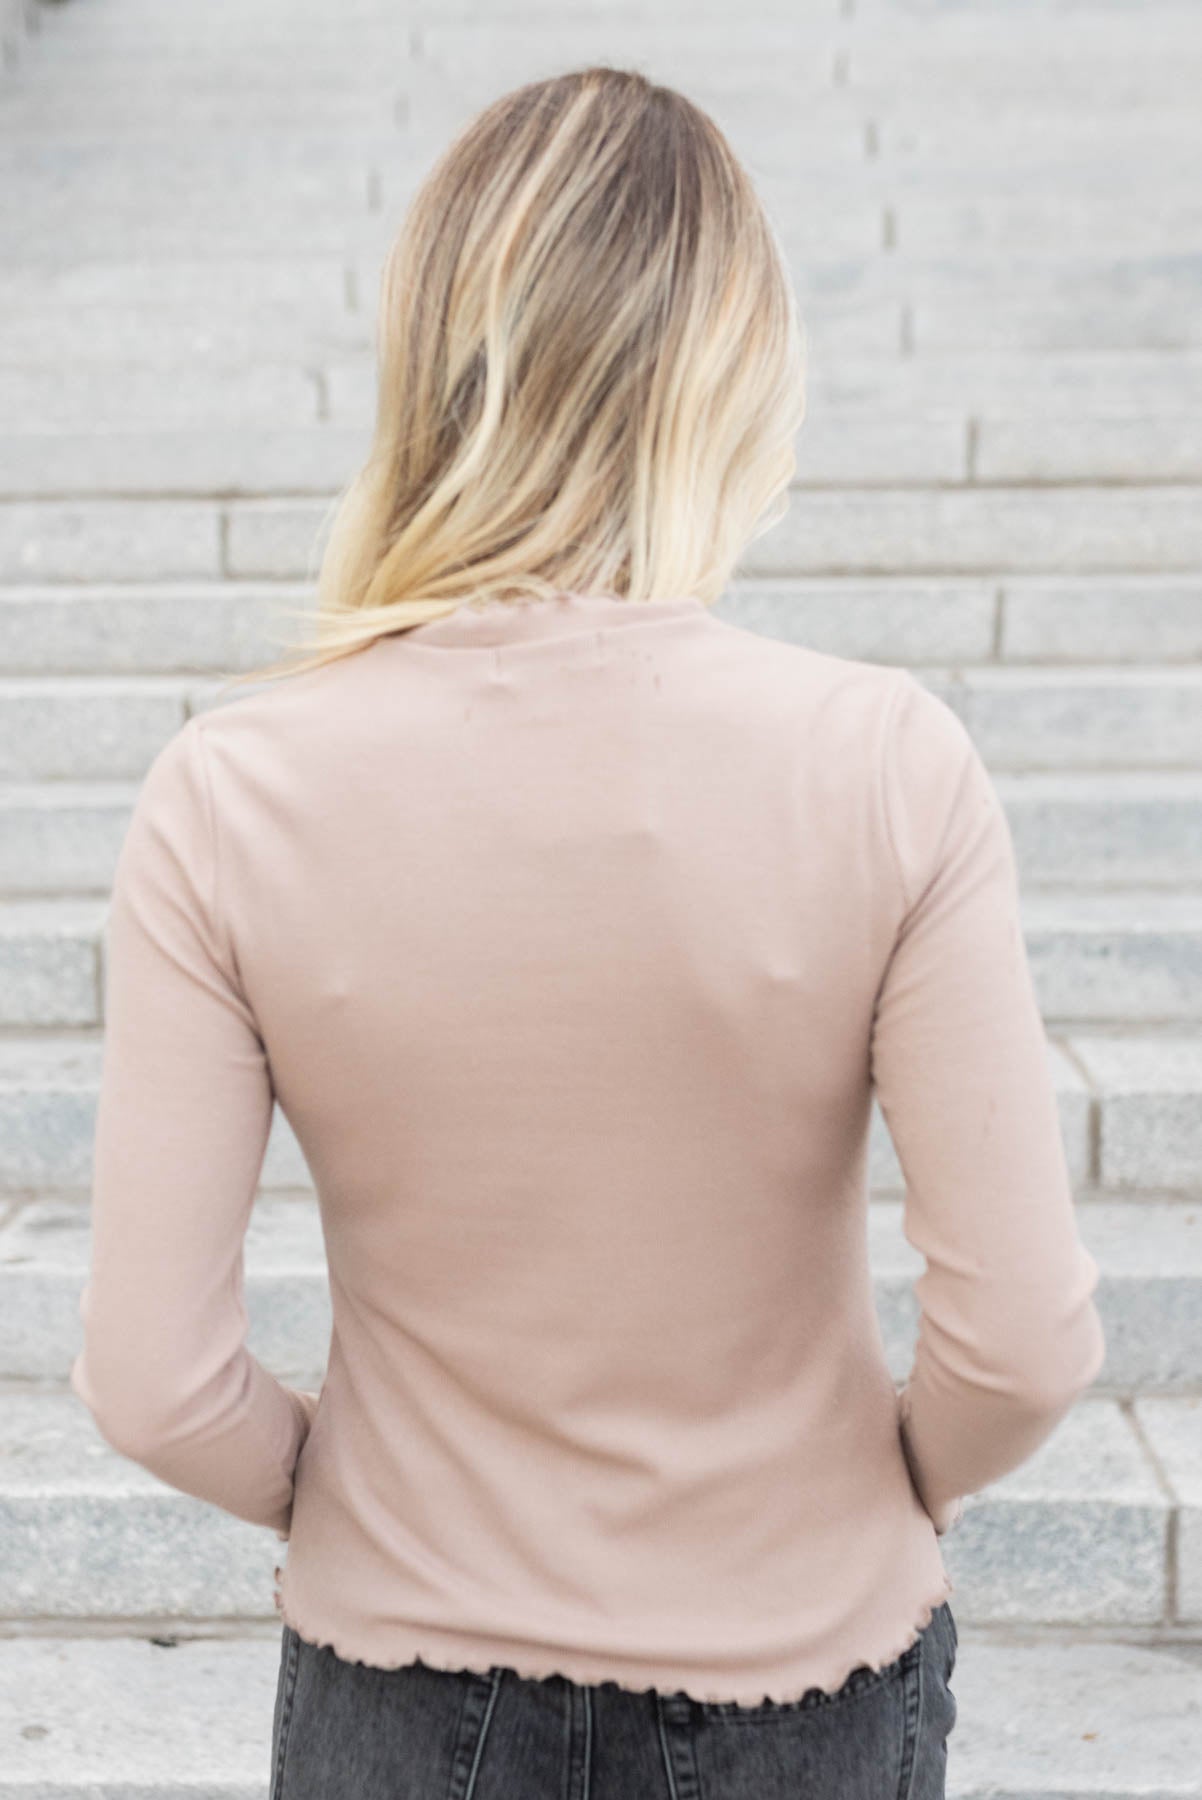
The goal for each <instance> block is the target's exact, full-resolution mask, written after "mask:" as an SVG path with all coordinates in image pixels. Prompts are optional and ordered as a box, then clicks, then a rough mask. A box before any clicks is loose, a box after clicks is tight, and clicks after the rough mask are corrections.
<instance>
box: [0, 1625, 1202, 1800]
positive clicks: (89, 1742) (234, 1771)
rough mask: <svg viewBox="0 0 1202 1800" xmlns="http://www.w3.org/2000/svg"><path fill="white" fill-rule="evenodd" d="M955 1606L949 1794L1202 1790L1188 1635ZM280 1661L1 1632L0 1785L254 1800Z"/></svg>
mask: <svg viewBox="0 0 1202 1800" xmlns="http://www.w3.org/2000/svg"><path fill="white" fill-rule="evenodd" d="M957 1598H958V1596H956V1595H954V1594H953V1595H952V1597H951V1604H952V1608H953V1611H955V1609H956V1603H957ZM956 1619H957V1635H958V1639H959V1643H958V1648H957V1652H956V1666H955V1670H954V1672H953V1675H952V1679H951V1691H952V1693H953V1695H954V1696H955V1699H956V1708H957V1717H956V1723H955V1725H954V1726H953V1729H952V1731H951V1734H950V1736H949V1739H948V1757H947V1796H948V1800H1083V1797H1084V1796H1089V1797H1090V1800H1202V1723H1200V1721H1202V1655H1200V1653H1199V1646H1198V1644H1197V1642H1196V1640H1194V1639H1192V1638H1182V1637H1181V1636H1180V1635H1177V1636H1167V1635H1165V1634H1163V1633H1159V1634H1141V1633H1139V1632H1130V1631H1129V1632H1124V1633H1119V1634H1108V1635H1106V1636H1104V1637H1099V1636H1096V1635H1095V1636H1083V1635H1082V1634H1079V1633H1076V1632H1073V1631H1071V1630H1063V1629H1055V1628H1049V1629H1047V1630H1044V1631H1040V1632H1036V1631H1030V1630H1029V1631H1022V1630H1019V1629H1016V1628H1013V1627H1003V1628H998V1629H996V1630H990V1629H987V1628H983V1627H974V1626H971V1625H968V1624H967V1622H966V1623H965V1625H964V1627H963V1628H961V1627H960V1623H959V1613H958V1612H956ZM279 1665H280V1633H279V1628H278V1625H275V1624H273V1625H271V1626H270V1627H264V1628H262V1629H256V1630H253V1631H252V1629H251V1628H250V1627H242V1628H239V1629H230V1628H228V1627H227V1628H225V1629H224V1630H221V1629H218V1630H216V1631H213V1632H207V1633H199V1632H190V1631H189V1632H181V1631H180V1630H178V1629H173V1627H172V1625H171V1622H170V1621H164V1622H163V1623H162V1624H161V1625H160V1626H159V1627H157V1628H156V1626H155V1625H154V1624H149V1625H144V1624H142V1623H141V1622H139V1625H138V1626H137V1627H136V1628H135V1629H132V1630H131V1629H128V1628H126V1629H121V1628H117V1629H111V1630H110V1629H103V1628H99V1627H98V1628H96V1629H95V1630H94V1631H93V1632H92V1633H90V1634H89V1635H87V1636H74V1635H71V1636H63V1635H60V1634H56V1635H53V1636H52V1635H49V1634H46V1633H39V1634H38V1635H36V1636H33V1635H31V1636H24V1637H18V1638H8V1639H3V1638H0V1800H99V1797H101V1796H103V1800H147V1796H150V1795H153V1796H154V1800H196V1796H197V1795H200V1794H203V1795H204V1800H267V1795H268V1790H269V1787H270V1783H271V1742H272V1714H273V1708H274V1704H275V1695H276V1684H277V1679H278V1675H279ZM483 1770H484V1774H485V1777H486V1778H487V1774H488V1753H487V1747H486V1749H485V1755H484V1763H483Z"/></svg>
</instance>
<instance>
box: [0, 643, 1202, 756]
mask: <svg viewBox="0 0 1202 1800" xmlns="http://www.w3.org/2000/svg"><path fill="white" fill-rule="evenodd" d="M914 673H915V674H916V675H917V676H918V678H919V679H920V680H921V681H922V682H923V684H924V685H925V686H926V687H928V688H929V689H930V690H931V691H932V692H934V693H936V694H938V695H939V696H940V697H941V698H942V699H943V700H944V701H945V702H946V703H947V704H948V705H949V706H950V707H951V708H952V710H953V711H954V712H956V713H957V714H958V715H959V716H960V717H961V718H962V719H963V721H964V723H965V725H966V726H967V727H968V729H969V731H970V732H971V733H972V736H973V738H974V740H975V742H976V745H977V748H978V749H979V750H980V752H981V754H982V755H983V757H984V758H985V760H986V762H987V763H988V764H989V765H990V767H991V769H992V770H993V771H994V772H995V773H998V774H1000V773H1001V772H1003V771H1010V772H1016V773H1017V772H1027V771H1031V772H1034V771H1039V770H1053V771H1054V770H1078V771H1089V770H1105V769H1112V770H1125V771H1131V770H1139V769H1143V770H1149V771H1151V770H1193V771H1202V665H1199V664H1185V663H1179V664H1172V663H1169V664H1161V665H1153V666H1146V667H1142V668H1134V669H1124V668H1121V667H1114V666H1110V667H1107V666H1102V667H1097V668H1082V667H1072V668H1065V669H1059V668H1025V667H1022V666H1018V665H1015V666H1010V667H1005V668H1000V667H992V666H987V667H983V668H981V667H973V666H962V667H960V668H957V669H955V670H952V671H947V670H944V669H941V668H931V667H920V668H916V669H915V670H914ZM222 698H223V693H222V688H221V684H220V682H216V683H213V684H211V685H210V686H202V685H201V684H200V683H199V682H197V681H196V680H195V679H193V680H192V681H185V680H181V679H179V678H178V677H171V676H167V675H153V674H145V675H141V674H139V675H126V676H117V675H76V676H73V675H57V674H56V675H42V676H38V675H24V676H11V677H7V678H6V677H4V676H0V780H3V781H11V782H20V783H26V782H37V781H121V780H130V781H139V780H141V778H142V776H143V775H144V773H145V771H146V769H147V767H148V766H149V764H150V761H151V759H152V757H153V756H154V755H155V753H156V752H157V751H158V750H159V749H160V748H161V747H162V746H163V745H164V744H165V743H166V741H167V739H168V738H169V737H170V736H171V735H172V734H173V733H174V732H175V731H177V730H178V729H179V727H180V726H181V725H182V724H183V723H184V721H185V719H186V717H187V715H188V712H189V711H191V710H198V709H199V708H200V707H201V706H203V705H205V704H206V703H207V702H208V701H209V700H210V699H211V700H212V701H213V703H218V702H219V701H220V700H221V699H222Z"/></svg>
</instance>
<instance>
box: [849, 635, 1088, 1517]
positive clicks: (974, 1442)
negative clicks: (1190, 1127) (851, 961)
mask: <svg viewBox="0 0 1202 1800" xmlns="http://www.w3.org/2000/svg"><path fill="white" fill-rule="evenodd" d="M890 727H891V729H890V731H889V733H888V734H887V738H886V764H885V768H884V771H883V782H884V791H883V795H882V801H883V813H884V823H885V827H886V830H887V832H888V835H889V838H890V842H891V847H892V852H893V856H894V864H895V874H896V878H897V903H898V907H899V911H900V919H899V925H898V930H897V934H896V938H895V941H894V945H893V949H892V952H891V954H890V957H889V960H888V963H887V966H886V968H885V971H884V975H883V978H882V981H881V984H880V987H879V990H878V995H877V1004H876V1011H875V1015H874V1020H873V1035H872V1075H873V1082H874V1086H875V1088H876V1096H877V1102H878V1105H879V1106H880V1109H881V1111H882V1113H883V1115H884V1118H885V1122H886V1124H887V1126H888V1128H889V1132H890V1135H891V1137H892V1139H893V1143H894V1146H895V1149H896V1151H897V1155H898V1160H899V1162H900V1164H901V1169H902V1174H903V1177H904V1180H905V1205H904V1222H903V1229H904V1232H905V1236H906V1238H907V1240H908V1241H909V1242H910V1243H911V1244H912V1245H913V1246H914V1247H915V1248H916V1249H917V1250H919V1251H920V1252H921V1253H922V1255H923V1256H924V1257H925V1259H926V1265H927V1266H926V1269H925V1271H924V1272H923V1274H921V1275H920V1276H919V1277H918V1280H917V1283H916V1291H917V1295H918V1300H919V1306H920V1316H919V1328H918V1337H917V1345H916V1350H915V1355H914V1361H913V1366H912V1368H911V1370H910V1374H909V1377H908V1379H907V1381H906V1384H905V1387H904V1388H903V1390H902V1393H901V1396H900V1400H899V1419H900V1426H901V1431H902V1440H903V1446H904V1449H905V1452H906V1457H907V1461H908V1463H909V1466H910V1470H911V1474H912V1476H913V1478H914V1481H915V1485H916V1487H917V1488H918V1491H919V1494H920V1496H921V1498H922V1500H923V1503H924V1505H925V1506H926V1508H927V1511H928V1512H929V1513H930V1515H931V1517H932V1519H933V1520H934V1522H935V1525H936V1529H937V1530H938V1531H940V1532H943V1531H946V1530H947V1529H948V1528H949V1527H950V1526H951V1525H953V1524H955V1522H956V1521H957V1519H958V1518H959V1516H960V1502H961V1499H962V1497H963V1496H964V1495H965V1494H969V1493H973V1492H975V1491H977V1490H978V1489H980V1488H982V1487H984V1486H986V1485H987V1484H988V1483H989V1482H991V1481H994V1480H996V1479H997V1478H998V1477H999V1476H1001V1475H1004V1474H1006V1473H1007V1472H1008V1471H1009V1470H1011V1469H1014V1468H1016V1467H1017V1466H1018V1465H1019V1464H1020V1463H1023V1462H1025V1461H1026V1459H1027V1458H1028V1457H1029V1456H1031V1455H1032V1453H1033V1452H1034V1451H1035V1450H1037V1449H1038V1448H1039V1446H1040V1445H1041V1444H1042V1443H1043V1442H1044V1441H1045V1439H1047V1438H1048V1437H1050V1435H1051V1433H1052V1431H1053V1430H1054V1429H1055V1427H1056V1425H1057V1424H1058V1423H1059V1422H1060V1420H1061V1419H1062V1418H1063V1417H1064V1415H1065V1414H1066V1413H1067V1412H1068V1411H1069V1409H1070V1408H1071V1407H1072V1405H1073V1404H1074V1402H1075V1401H1076V1400H1077V1399H1078V1397H1079V1396H1080V1395H1081V1394H1082V1392H1083V1391H1084V1390H1085V1389H1086V1388H1088V1387H1089V1385H1090V1384H1091V1383H1092V1382H1093V1381H1094V1379H1095V1378H1096V1376H1097V1374H1098V1372H1099V1370H1100V1368H1101V1366H1102V1364H1103V1362H1104V1360H1105V1340H1104V1337H1103V1332H1102V1325H1101V1320H1100V1318H1099V1315H1098V1312H1097V1308H1096V1306H1095V1304H1094V1300H1093V1293H1094V1289H1095V1288H1096V1285H1097V1281H1098V1275H1099V1270H1098V1265H1097V1263H1096V1262H1095V1260H1094V1258H1093V1257H1092V1256H1091V1255H1090V1253H1089V1251H1088V1250H1087V1249H1086V1248H1085V1246H1084V1244H1083V1243H1082V1242H1081V1239H1080V1237H1079V1235H1078V1228H1077V1218H1076V1211H1075V1205H1074V1199H1073V1191H1072V1183H1071V1177H1070V1174H1069V1170H1068V1166H1067V1163H1066V1159H1065V1152H1064V1144H1063V1139H1062V1136H1061V1129H1060V1120H1059V1113H1058V1109H1057V1104H1056V1093H1055V1087H1054V1084H1053V1080H1052V1075H1051V1069H1050V1066H1049V1052H1048V1044H1047V1037H1046V1032H1045V1028H1044V1025H1043V1021H1042V1018H1041V1015H1040V1010H1039V1005H1038V1001H1037V997H1036V993H1035V987H1034V982H1033V980H1032V976H1031V970H1030V966H1029V964H1028V961H1027V953H1026V946H1025V942H1024V937H1023V929H1022V920H1021V913H1020V899H1019V886H1018V877H1017V869H1016V864H1015V856H1014V846H1013V841H1012V838H1011V834H1010V828H1009V823H1008V820H1007V818H1006V815H1005V812H1004V811H1003V808H1002V803H1001V800H1000V798H999V796H998V794H997V791H996V789H995V787H994V785H993V782H992V780H991V778H990V776H989V774H988V772H987V770H986V768H985V765H984V763H983V761H982V759H981V757H980V754H979V752H978V751H977V749H976V747H975V745H974V743H973V741H972V738H971V737H970V736H969V733H968V731H967V729H966V727H965V726H964V725H963V723H962V722H961V720H960V719H959V718H958V716H957V715H956V713H955V712H954V711H953V710H952V708H951V707H950V706H948V705H947V704H946V703H945V702H944V701H943V700H941V699H940V698H939V697H938V696H937V695H935V694H933V693H931V692H930V691H929V690H928V689H926V688H925V687H923V686H922V684H921V683H920V682H919V681H918V680H917V679H916V678H915V677H914V676H912V675H911V674H910V673H909V671H908V670H904V671H901V674H900V679H899V682H898V687H897V689H896V691H895V693H894V696H893V705H892V712H891V718H890Z"/></svg>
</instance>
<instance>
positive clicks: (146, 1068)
mask: <svg viewBox="0 0 1202 1800" xmlns="http://www.w3.org/2000/svg"><path fill="white" fill-rule="evenodd" d="M214 827H215V820H214V815H213V808H212V798H211V793H210V789H209V781H208V771H207V767H206V763H205V745H204V720H203V717H201V716H197V717H193V718H192V719H190V720H189V721H188V723H187V724H186V725H185V726H184V727H183V728H182V729H181V730H179V731H178V732H177V733H176V734H175V736H174V737H172V738H171V739H169V740H168V742H167V743H166V744H165V745H164V747H163V748H162V749H161V750H160V751H159V753H158V754H157V756H156V757H155V759H154V761H153V762H152V763H151V765H150V768H149V770H148V772H147V774H146V777H145V779H144V781H143V783H142V786H141V788H140V789H139V791H138V797H137V800H136V803H135V806H134V809H133V814H132V817H131V819H130V823H129V826H128V828H127V830H126V834H125V838H124V840H123V843H122V846H121V850H120V853H119V855H118V859H117V865H116V869H115V873H114V879H113V885H112V893H111V900H110V907H109V913H108V920H107V926H106V957H105V976H104V993H105V1001H104V1039H103V1056H102V1069H101V1082H100V1095H99V1101H98V1105H97V1113H96V1126H95V1134H94V1148H93V1169H92V1245H91V1267H90V1271H89V1276H88V1280H87V1283H86V1285H85V1287H84V1289H83V1292H82V1294H81V1296H80V1301H79V1311H80V1317H81V1319H82V1320H83V1324H84V1341H83V1348H82V1350H81V1351H80V1353H79V1354H78V1356H76V1358H75V1360H74V1362H73V1363H72V1365H71V1374H70V1383H71V1387H72V1389H73V1391H74V1392H75V1393H76V1394H77V1395H78V1396H79V1397H80V1399H82V1400H83V1401H84V1403H85V1405H86V1406H87V1407H88V1409H89V1410H90V1412H91V1413H92V1415H93V1417H94V1419H95V1421H96V1424H97V1426H98V1428H99V1430H100V1433H101V1435H102V1436H103V1437H104V1438H105V1439H106V1440H107V1441H108V1442H109V1443H110V1444H111V1445H112V1446H113V1447H114V1449H116V1450H118V1451H120V1452H121V1453H122V1455H124V1456H127V1457H129V1458H130V1459H131V1460H132V1461H134V1462H137V1463H140V1464H141V1465H142V1466H143V1467H144V1468H146V1469H149V1470H150V1472H151V1473H152V1474H153V1475H157V1476H158V1477H159V1478H160V1480H162V1481H165V1482H167V1483H169V1484H170V1486H172V1487H175V1488H178V1489H180V1490H182V1491H183V1492H184V1493H187V1494H193V1495H195V1496H196V1497H197V1498H199V1499H201V1500H208V1501H210V1502H212V1504H213V1505H215V1506H219V1507H222V1508H224V1510H225V1511H227V1512H230V1513H233V1514H235V1515H236V1516H237V1517H238V1518H240V1519H247V1520H250V1521H251V1522H252V1523H255V1524H260V1525H268V1526H273V1527H274V1528H275V1530H276V1532H277V1533H278V1534H279V1535H280V1536H281V1537H284V1536H286V1535H287V1532H288V1530H289V1527H290V1524H291V1515H292V1493H293V1471H294V1469H295V1465H296V1460H297V1457H298V1456H299V1454H300V1449H301V1445H302V1444H303V1442H304V1440H305V1437H306V1436H307V1435H308V1431H309V1427H310V1424H311V1422H312V1415H313V1402H314V1399H315V1397H314V1396H312V1395H308V1394H307V1393H303V1392H301V1391H299V1390H297V1389H294V1388H289V1387H286V1386H285V1385H284V1384H283V1383H282V1382H280V1381H278V1380H277V1379H276V1377H275V1376H274V1375H272V1374H270V1373H269V1372H268V1370H267V1369H265V1368H264V1367H263V1365H262V1364H261V1363H260V1362H258V1361H257V1360H256V1358H255V1357H254V1356H252V1354H251V1353H250V1351H249V1349H248V1348H247V1345H246V1332H247V1325H248V1318H247V1312H246V1306H245V1301H244V1297H243V1239H244V1237H245V1233H246V1227H247V1224H248V1222H249V1218H250V1213H251V1207H252V1204H253V1201H254V1196H255V1190H256V1188H257V1185H258V1181H259V1176H260V1172H261V1169H262V1163H263V1155H264V1152H265V1150H266V1147H267V1138H268V1133H269V1130H270V1126H271V1118H272V1109H273V1106H274V1099H275V1096H274V1090H273V1086H272V1079H271V1072H270V1068H269V1066H268V1060H267V1054H266V1050H265V1048H264V1045H263V1042H262V1039H261V1038H260V1036H259V1033H258V1029H257V1026H256V1023H255V1019H254V1016H253V1014H252V1013H251V1010H250V1007H249V1006H248V1004H247V1002H246V999H245V997H244V995H243V994H242V992H241V991H240V987H239V984H238V981H237V979H236V965H235V960H234V957H233V953H232V948H231V945H230V942H229V939H228V937H227V935H226V932H225V929H224V925H223V922H222V917H221V880H220V877H221V870H220V866H219V858H218V856H217V843H216V835H215V829H214Z"/></svg>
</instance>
